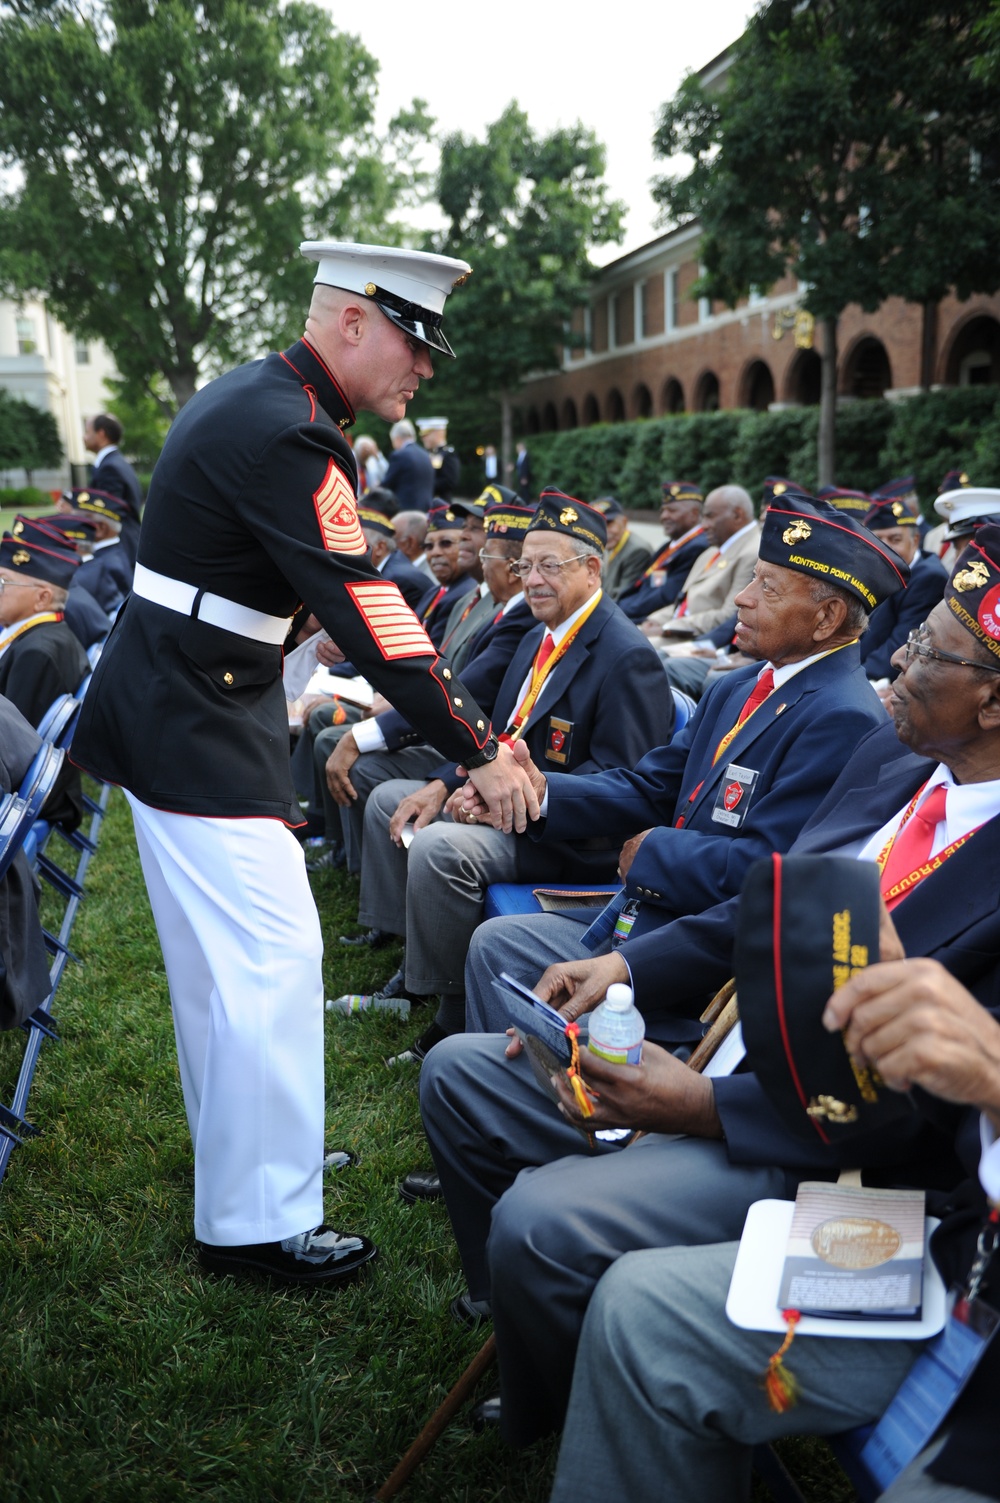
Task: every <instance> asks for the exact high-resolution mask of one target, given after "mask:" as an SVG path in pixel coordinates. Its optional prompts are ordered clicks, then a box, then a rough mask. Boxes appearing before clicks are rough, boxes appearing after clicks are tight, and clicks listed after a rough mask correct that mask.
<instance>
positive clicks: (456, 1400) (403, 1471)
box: [368, 981, 738, 1503]
mask: <svg viewBox="0 0 1000 1503" xmlns="http://www.w3.org/2000/svg"><path fill="white" fill-rule="evenodd" d="M735 986H736V983H735V982H734V981H727V982H726V984H725V986H723V987H721V988H720V989H719V991H718V992H717V993H716V995H715V996H714V997H713V998H712V1001H711V1002H710V1003H709V1004H708V1007H706V1009H705V1011H704V1013H703V1014H702V1019H703V1021H708V1020H709V1018H711V1019H713V1021H712V1025H711V1027H710V1028H709V1030H708V1032H707V1033H706V1034H705V1037H704V1038H703V1039H702V1040H701V1043H700V1044H698V1046H697V1048H696V1049H694V1050H693V1052H692V1054H691V1057H690V1059H689V1060H688V1062H687V1063H688V1068H689V1069H691V1070H695V1071H697V1072H699V1073H700V1072H701V1071H702V1070H703V1069H704V1068H705V1066H706V1065H707V1064H708V1062H709V1060H710V1059H711V1058H712V1056H713V1055H714V1054H715V1052H716V1051H717V1049H718V1048H719V1045H720V1044H721V1043H722V1041H723V1039H724V1038H725V1037H726V1034H727V1033H728V1032H729V1030H730V1029H731V1028H732V1026H733V1024H734V1023H735V1022H736V1020H737V1016H738V1014H737V1010H736V991H735ZM644 1136H645V1134H644V1133H636V1135H635V1137H634V1138H632V1139H631V1142H632V1143H635V1142H637V1141H638V1139H639V1138H640V1137H644ZM628 1146H630V1145H629V1144H626V1147H628ZM496 1354H497V1339H496V1337H495V1336H494V1335H493V1334H492V1332H491V1333H490V1335H489V1336H487V1338H486V1340H485V1341H484V1342H483V1344H482V1346H481V1347H480V1348H479V1351H478V1352H477V1353H476V1355H475V1356H474V1357H473V1359H472V1361H471V1362H470V1363H469V1365H468V1367H467V1368H466V1369H465V1372H464V1373H463V1374H462V1376H461V1377H460V1378H459V1380H458V1382H457V1383H456V1384H455V1386H454V1388H452V1389H451V1390H450V1391H449V1392H448V1394H447V1395H446V1396H445V1398H444V1400H443V1401H442V1402H441V1404H439V1406H438V1407H437V1409H435V1411H434V1413H433V1414H432V1415H431V1417H430V1419H429V1420H428V1421H427V1423H426V1425H425V1426H424V1428H423V1429H422V1430H421V1432H420V1434H419V1435H418V1436H417V1438H416V1440H415V1441H414V1442H413V1444H412V1446H411V1447H410V1449H409V1450H408V1451H407V1452H406V1455H405V1456H403V1458H402V1459H401V1460H400V1461H399V1462H398V1464H397V1465H396V1467H395V1468H394V1469H393V1471H392V1472H391V1473H390V1475H389V1476H388V1477H387V1478H386V1480H385V1481H384V1482H383V1484H382V1486H381V1487H380V1488H379V1490H378V1492H377V1493H373V1494H372V1496H371V1498H370V1499H368V1503H389V1499H390V1498H395V1496H396V1495H397V1493H398V1492H400V1490H401V1489H402V1488H403V1487H405V1486H406V1484H407V1482H409V1480H410V1478H411V1477H412V1476H413V1473H414V1472H415V1471H416V1470H417V1467H418V1466H419V1465H420V1463H421V1462H422V1461H423V1459H424V1457H425V1456H426V1455H427V1453H428V1451H430V1450H431V1449H432V1448H433V1446H434V1445H435V1443H436V1442H437V1439H438V1436H439V1435H440V1434H441V1433H442V1431H443V1430H445V1429H446V1428H447V1426H448V1425H449V1424H450V1423H451V1421H452V1419H453V1418H454V1417H455V1415H456V1414H457V1413H458V1411H459V1410H460V1409H461V1407H462V1405H463V1404H464V1403H465V1401H466V1399H468V1398H469V1397H470V1396H471V1395H472V1394H473V1393H474V1392H475V1390H476V1385H477V1384H478V1382H479V1380H480V1378H482V1377H483V1376H484V1374H485V1373H488V1372H489V1370H490V1368H491V1367H492V1366H493V1363H494V1361H495V1360H496Z"/></svg>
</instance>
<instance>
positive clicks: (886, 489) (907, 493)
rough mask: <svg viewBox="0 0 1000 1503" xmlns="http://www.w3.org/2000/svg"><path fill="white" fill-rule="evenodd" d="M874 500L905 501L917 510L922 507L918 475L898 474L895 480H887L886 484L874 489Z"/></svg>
mask: <svg viewBox="0 0 1000 1503" xmlns="http://www.w3.org/2000/svg"><path fill="white" fill-rule="evenodd" d="M872 500H873V501H905V502H906V503H907V504H908V505H910V506H912V507H913V508H914V510H915V511H919V509H920V498H919V497H918V495H917V477H916V475H897V476H896V479H895V480H887V481H886V482H885V485H880V486H879V487H878V489H877V490H874V491H872Z"/></svg>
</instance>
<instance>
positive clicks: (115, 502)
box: [62, 485, 129, 522]
mask: <svg viewBox="0 0 1000 1503" xmlns="http://www.w3.org/2000/svg"><path fill="white" fill-rule="evenodd" d="M62 499H63V500H64V501H68V502H69V504H70V506H72V508H73V510H74V511H85V512H87V513H88V514H89V515H90V516H92V517H97V518H103V519H104V520H105V521H107V522H121V521H124V519H125V518H126V517H127V516H128V515H129V506H128V502H127V501H123V500H122V498H121V497H120V496H112V495H110V494H109V493H108V492H107V491H95V489H94V487H93V486H92V485H81V486H74V488H73V489H72V490H70V491H63V494H62Z"/></svg>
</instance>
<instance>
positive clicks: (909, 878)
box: [875, 783, 981, 903]
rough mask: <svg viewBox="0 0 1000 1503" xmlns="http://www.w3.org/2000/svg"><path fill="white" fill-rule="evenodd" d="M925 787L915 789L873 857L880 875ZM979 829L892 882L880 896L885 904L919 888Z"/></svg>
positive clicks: (960, 837) (952, 843)
mask: <svg viewBox="0 0 1000 1503" xmlns="http://www.w3.org/2000/svg"><path fill="white" fill-rule="evenodd" d="M926 787H927V784H926V783H924V784H923V785H922V786H921V787H920V788H918V789H917V791H916V793H915V794H914V795H913V797H912V799H911V800H910V803H909V806H908V807H907V809H906V812H905V813H904V815H903V817H902V819H901V820H900V821H899V824H898V825H897V826H896V828H895V830H894V831H893V833H892V834H891V835H890V836H889V839H888V840H887V841H886V843H885V845H884V846H883V847H882V849H881V850H880V851H879V853H878V855H877V856H876V857H875V865H876V866H877V867H878V869H879V873H880V874H881V873H882V872H884V871H885V869H886V867H887V866H888V864H889V857H890V856H891V855H892V849H893V846H894V845H895V844H896V841H897V840H898V839H899V837H900V835H901V834H902V833H903V830H904V829H905V827H906V826H907V825H908V824H909V822H910V820H911V819H912V818H913V815H914V814H915V813H916V810H917V804H918V803H919V801H920V795H921V794H922V793H923V791H924V789H925V788H926ZM980 828H981V826H980V825H976V827H975V829H974V830H967V831H966V833H965V834H964V835H959V837H958V839H957V840H953V841H952V842H951V844H950V845H946V846H945V848H944V850H943V851H938V853H937V855H936V856H932V857H931V858H930V860H928V861H924V862H923V863H922V864H921V865H920V866H916V867H914V869H913V871H911V872H908V873H907V875H906V876H905V877H900V879H899V881H898V882H894V883H893V884H892V886H891V887H890V888H889V889H888V891H887V892H884V893H883V894H882V897H883V898H884V900H885V902H886V903H891V902H892V901H893V899H894V898H899V897H905V896H906V894H907V893H908V892H909V891H910V889H911V888H913V887H917V886H919V884H920V883H921V882H922V881H923V880H924V878H925V877H929V876H930V874H931V872H936V871H937V869H938V867H939V866H943V865H944V863H945V862H946V861H947V860H948V857H949V856H954V854H955V852H956V851H957V850H959V848H960V847H961V846H963V845H964V844H965V842H966V841H967V840H971V839H972V837H973V835H975V833H976V830H978V829H980Z"/></svg>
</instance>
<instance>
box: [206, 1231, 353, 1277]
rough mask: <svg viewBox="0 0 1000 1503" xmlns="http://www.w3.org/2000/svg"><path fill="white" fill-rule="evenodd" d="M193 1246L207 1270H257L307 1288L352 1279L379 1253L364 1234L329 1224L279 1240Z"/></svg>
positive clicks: (241, 1272) (213, 1271) (235, 1272)
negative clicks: (337, 1228) (357, 1233)
mask: <svg viewBox="0 0 1000 1503" xmlns="http://www.w3.org/2000/svg"><path fill="white" fill-rule="evenodd" d="M195 1245H196V1247H197V1249H198V1257H199V1259H200V1261H201V1265H202V1267H203V1268H207V1269H208V1270H209V1272H210V1273H221V1274H245V1273H259V1274H264V1275H265V1276H266V1277H267V1278H269V1279H274V1280H275V1282H276V1283H279V1284H300V1285H304V1286H307V1287H310V1288H317V1287H319V1286H320V1285H327V1284H336V1283H341V1282H343V1281H344V1280H346V1279H349V1278H352V1277H353V1275H354V1274H356V1273H357V1272H358V1270H359V1269H360V1268H363V1267H364V1265H365V1264H366V1263H370V1262H371V1261H372V1259H373V1258H375V1257H377V1256H378V1248H377V1247H376V1246H375V1244H374V1242H369V1240H368V1238H367V1237H355V1236H353V1235H351V1233H349V1232H337V1231H334V1229H333V1227H332V1226H317V1227H314V1228H313V1230H312V1231H311V1232H300V1233H299V1234H298V1235H297V1236H295V1237H285V1238H284V1240H283V1241H281V1242H251V1243H248V1244H247V1245H246V1246H242V1247H218V1246H216V1245H215V1244H214V1243H209V1242H198V1243H196V1244H195Z"/></svg>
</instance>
